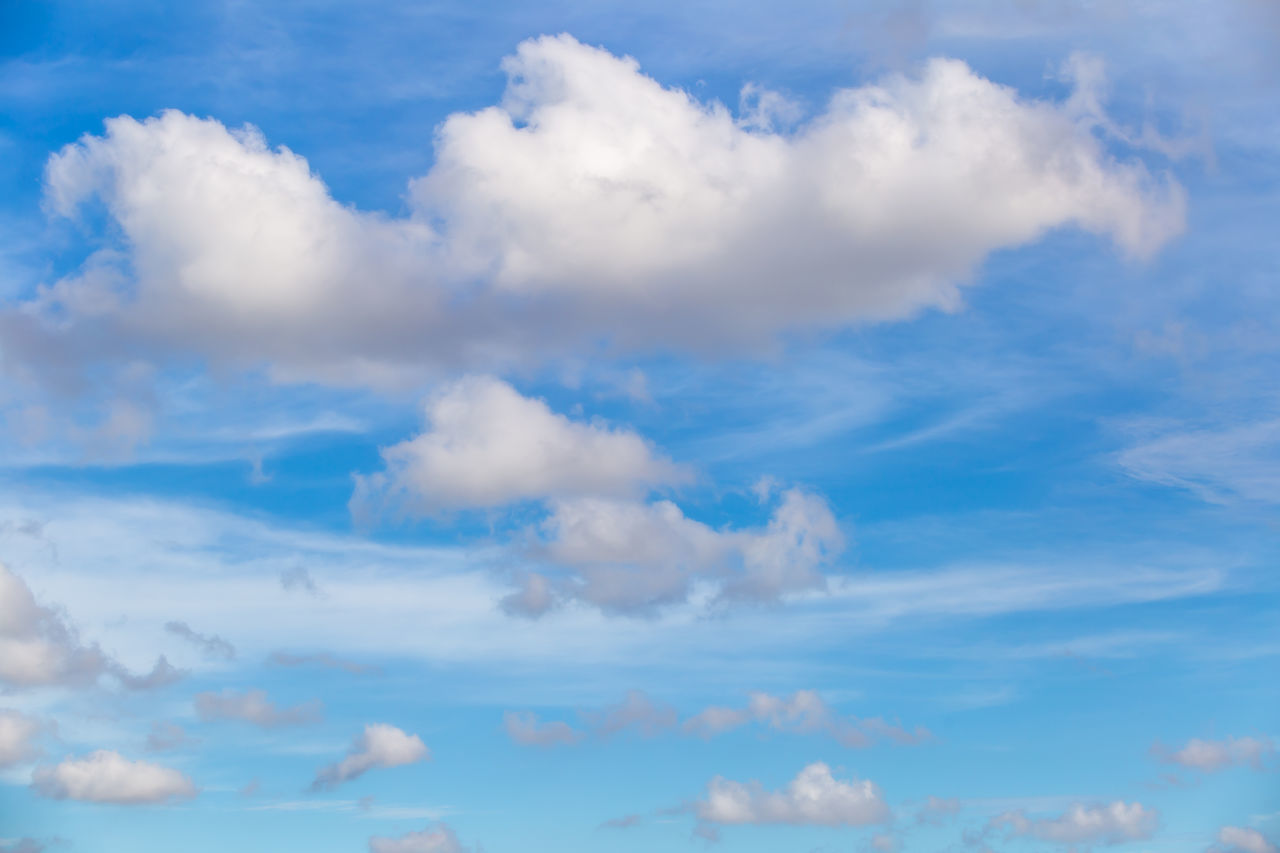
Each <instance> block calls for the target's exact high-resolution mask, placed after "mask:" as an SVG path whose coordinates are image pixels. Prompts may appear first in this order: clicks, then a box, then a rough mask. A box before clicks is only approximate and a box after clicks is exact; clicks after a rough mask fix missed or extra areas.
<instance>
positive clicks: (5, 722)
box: [0, 708, 45, 768]
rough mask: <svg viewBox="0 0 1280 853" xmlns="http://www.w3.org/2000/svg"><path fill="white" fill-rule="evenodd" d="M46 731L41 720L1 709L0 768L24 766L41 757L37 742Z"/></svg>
mask: <svg viewBox="0 0 1280 853" xmlns="http://www.w3.org/2000/svg"><path fill="white" fill-rule="evenodd" d="M44 729H45V725H44V724H43V723H41V722H40V721H39V720H36V719H33V718H32V717H28V716H26V715H25V714H20V713H18V712H17V711H11V710H8V709H3V708H0V768H3V767H10V766H12V765H14V764H22V763H23V762H26V761H30V760H31V759H33V758H35V757H36V756H37V755H39V754H40V749H39V748H38V747H37V746H36V742H35V741H36V738H37V737H38V736H39V735H40V733H41V732H42V731H43V730H44Z"/></svg>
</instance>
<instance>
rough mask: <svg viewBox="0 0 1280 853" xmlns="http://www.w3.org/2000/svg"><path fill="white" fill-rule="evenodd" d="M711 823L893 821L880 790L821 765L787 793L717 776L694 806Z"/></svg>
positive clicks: (805, 773)
mask: <svg viewBox="0 0 1280 853" xmlns="http://www.w3.org/2000/svg"><path fill="white" fill-rule="evenodd" d="M695 813H696V814H697V816H698V819H699V820H702V821H705V822H707V823H711V824H769V823H783V824H803V825H817V826H868V825H871V824H876V823H882V822H885V821H887V820H888V819H889V818H890V812H889V807H888V805H886V803H885V801H884V797H883V795H882V794H881V792H880V788H879V787H878V786H877V785H876V784H875V783H873V782H870V781H867V780H858V779H850V780H848V781H841V780H839V779H837V778H835V777H834V776H833V775H832V773H831V768H830V767H828V766H827V765H826V764H824V763H822V762H816V763H814V764H810V765H808V766H807V767H805V768H804V769H803V770H801V771H800V773H799V774H797V775H796V777H795V779H793V780H792V781H791V782H790V783H789V784H788V785H787V786H786V787H785V788H783V789H782V790H779V791H768V790H765V789H764V788H763V787H762V786H761V785H760V783H758V782H749V783H742V782H735V781H732V780H730V779H725V778H723V777H719V776H717V777H716V778H715V779H713V780H712V781H711V783H710V784H709V785H708V786H707V792H706V795H705V797H704V798H703V799H702V800H700V801H699V802H698V803H697V804H696V806H695Z"/></svg>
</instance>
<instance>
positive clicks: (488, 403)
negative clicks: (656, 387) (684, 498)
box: [352, 376, 689, 515]
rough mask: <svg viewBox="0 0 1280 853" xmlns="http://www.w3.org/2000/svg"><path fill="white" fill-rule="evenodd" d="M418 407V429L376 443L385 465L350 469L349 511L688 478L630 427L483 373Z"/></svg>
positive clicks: (619, 491)
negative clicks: (557, 407) (576, 412)
mask: <svg viewBox="0 0 1280 853" xmlns="http://www.w3.org/2000/svg"><path fill="white" fill-rule="evenodd" d="M426 410H427V415H426V420H427V429H426V431H425V432H423V433H422V434H421V435H419V436H417V437H415V438H412V439H410V440H408V441H405V442H401V443H400V444H396V445H394V446H392V447H389V448H386V449H384V450H383V451H382V456H383V459H384V461H385V462H386V471H385V472H382V473H377V474H373V475H370V476H367V477H358V478H357V488H356V493H355V495H354V496H353V497H352V507H353V510H355V511H356V512H357V514H360V513H362V512H363V513H367V512H368V511H370V509H371V508H372V507H378V506H390V507H394V508H395V509H396V510H397V511H399V512H402V513H405V514H409V515H424V514H430V513H433V512H438V511H441V510H451V509H479V508H487V507H496V506H504V505H506V504H510V503H514V502H517V501H524V500H542V499H545V498H573V497H583V496H600V495H613V496H625V495H635V494H639V493H643V492H645V491H647V490H648V489H649V488H652V487H654V486H660V485H666V484H672V483H680V482H683V481H686V480H688V479H689V475H688V473H687V472H685V471H684V470H683V469H682V468H680V467H679V466H677V465H675V464H674V463H672V462H671V461H670V460H668V459H666V458H665V457H663V456H661V455H660V454H658V453H657V452H656V451H655V450H654V448H653V447H652V445H650V444H649V442H647V441H645V440H644V439H643V438H641V437H640V436H638V435H636V434H635V433H633V432H629V431H626V430H622V429H615V428H610V427H607V426H604V425H602V424H595V423H583V422H579V421H573V420H570V419H569V418H567V417H565V416H564V415H561V414H558V413H556V412H553V411H551V409H550V408H548V406H547V404H546V403H545V402H543V401H542V400H537V399H532V398H529V397H525V396H523V395H521V394H520V393H519V392H518V391H516V390H515V389H514V388H512V387H511V386H510V385H508V384H507V383H505V382H503V381H501V380H499V379H495V378H493V377H490V376H473V377H469V378H466V379H463V380H461V381H458V382H455V383H452V384H450V385H448V386H446V387H445V388H443V389H442V390H441V391H439V392H438V393H437V394H435V395H434V396H433V397H432V398H431V399H430V400H429V401H428V402H427V406H426Z"/></svg>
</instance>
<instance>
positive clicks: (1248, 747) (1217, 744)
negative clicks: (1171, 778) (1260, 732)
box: [1151, 737, 1276, 773]
mask: <svg viewBox="0 0 1280 853" xmlns="http://www.w3.org/2000/svg"><path fill="white" fill-rule="evenodd" d="M1275 751H1276V748H1275V744H1273V743H1272V742H1271V739H1270V738H1266V737H1261V738H1254V737H1240V738H1236V737H1229V738H1225V739H1223V740H1202V739H1200V738H1192V739H1191V740H1189V741H1187V742H1186V743H1185V744H1184V745H1183V746H1181V747H1180V748H1178V749H1170V748H1169V747H1167V746H1165V745H1163V744H1160V743H1157V744H1156V745H1155V746H1153V747H1152V748H1151V754H1152V755H1153V756H1155V758H1156V759H1157V760H1159V761H1163V762H1165V763H1168V764H1177V765H1179V766H1181V767H1187V768H1190V769H1192V770H1199V771H1201V772H1203V773H1213V772H1215V771H1217V770H1222V769H1224V768H1227V767H1235V766H1241V765H1248V766H1249V767H1252V768H1254V769H1255V770H1261V769H1263V766H1264V763H1265V761H1266V759H1268V758H1269V757H1270V756H1272V755H1274V754H1275Z"/></svg>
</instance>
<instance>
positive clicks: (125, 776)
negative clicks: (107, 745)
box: [31, 749, 196, 805]
mask: <svg viewBox="0 0 1280 853" xmlns="http://www.w3.org/2000/svg"><path fill="white" fill-rule="evenodd" d="M31 785H32V787H33V788H34V789H35V790H36V792H37V793H39V794H40V795H41V796H44V797H51V798H53V799H58V800H82V801H84V802H90V803H114V804H117V805H141V804H145V803H161V802H165V801H167V800H173V799H183V798H189V797H194V796H195V795H196V788H195V785H194V784H192V782H191V780H190V779H189V778H187V776H186V775H184V774H183V773H181V772H179V771H177V770H173V769H171V768H168V767H162V766H160V765H158V764H149V763H147V762H145V761H130V760H129V759H127V758H124V757H123V756H121V755H120V754H119V753H118V752H111V751H109V750H105V749H100V750H98V751H96V752H92V753H90V754H89V755H87V756H85V757H83V758H68V759H66V760H65V761H63V762H61V763H60V764H56V765H52V766H45V767H37V768H36V770H35V772H34V773H33V774H32V777H31Z"/></svg>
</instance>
